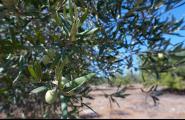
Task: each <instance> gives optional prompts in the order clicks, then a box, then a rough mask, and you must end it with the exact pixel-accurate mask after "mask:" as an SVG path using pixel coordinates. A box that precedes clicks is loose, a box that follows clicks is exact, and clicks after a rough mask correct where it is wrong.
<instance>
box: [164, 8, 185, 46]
mask: <svg viewBox="0 0 185 120" xmlns="http://www.w3.org/2000/svg"><path fill="white" fill-rule="evenodd" d="M169 15H174V17H175V18H176V19H180V18H185V5H183V6H181V7H178V8H176V9H174V10H171V11H169V12H168V13H167V14H165V15H164V16H163V17H164V18H165V17H166V16H169ZM163 17H162V18H163ZM184 25H185V23H184ZM177 33H180V34H181V35H184V36H185V30H183V31H177ZM165 37H167V38H171V41H172V43H174V44H175V43H178V42H181V41H185V37H176V36H171V35H170V36H165Z"/></svg>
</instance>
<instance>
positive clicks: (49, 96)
mask: <svg viewBox="0 0 185 120" xmlns="http://www.w3.org/2000/svg"><path fill="white" fill-rule="evenodd" d="M56 98H57V93H56V91H55V90H48V91H47V92H46V94H45V100H46V102H47V103H48V104H52V103H54V102H55V101H56Z"/></svg>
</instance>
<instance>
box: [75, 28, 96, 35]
mask: <svg viewBox="0 0 185 120" xmlns="http://www.w3.org/2000/svg"><path fill="white" fill-rule="evenodd" d="M97 31H98V28H93V29H91V30H85V31H83V32H81V33H78V34H77V35H79V36H84V35H91V34H94V33H95V32H97Z"/></svg>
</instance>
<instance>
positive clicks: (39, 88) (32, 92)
mask: <svg viewBox="0 0 185 120" xmlns="http://www.w3.org/2000/svg"><path fill="white" fill-rule="evenodd" d="M45 90H47V87H45V86H41V87H38V88H35V89H33V90H32V91H31V92H30V93H31V94H37V93H40V92H43V91H45Z"/></svg>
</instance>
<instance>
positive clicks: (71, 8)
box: [69, 0, 73, 20]
mask: <svg viewBox="0 0 185 120" xmlns="http://www.w3.org/2000/svg"><path fill="white" fill-rule="evenodd" d="M69 14H70V17H71V20H73V5H72V1H71V0H69Z"/></svg>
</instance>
